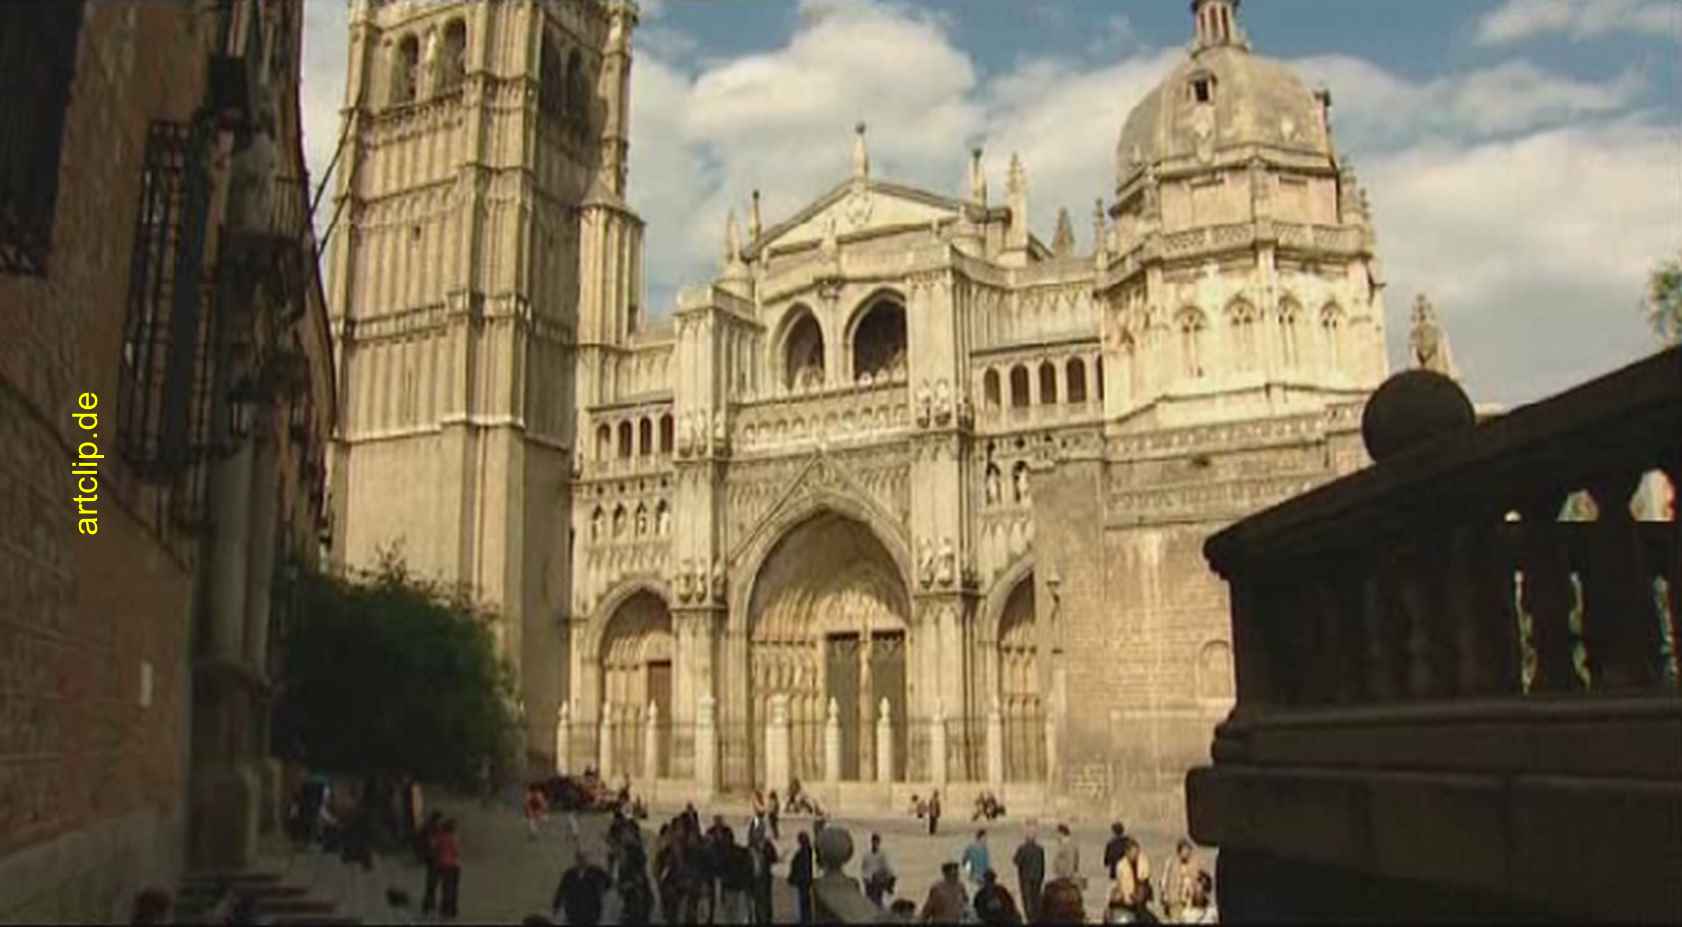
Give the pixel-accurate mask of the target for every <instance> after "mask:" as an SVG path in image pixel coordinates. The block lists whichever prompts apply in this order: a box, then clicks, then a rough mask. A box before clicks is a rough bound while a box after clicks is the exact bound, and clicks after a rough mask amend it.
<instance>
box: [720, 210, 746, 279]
mask: <svg viewBox="0 0 1682 927" xmlns="http://www.w3.org/2000/svg"><path fill="white" fill-rule="evenodd" d="M741 256H742V233H741V229H740V228H739V227H738V226H737V225H736V210H734V209H732V210H730V211H729V212H727V213H725V215H724V266H726V267H729V266H730V265H732V264H734V263H736V262H737V261H739V260H741Z"/></svg>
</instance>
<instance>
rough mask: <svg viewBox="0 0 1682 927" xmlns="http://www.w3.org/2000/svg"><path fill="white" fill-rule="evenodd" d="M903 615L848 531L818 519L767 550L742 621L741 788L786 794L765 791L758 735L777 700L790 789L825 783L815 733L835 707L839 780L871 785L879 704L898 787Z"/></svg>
mask: <svg viewBox="0 0 1682 927" xmlns="http://www.w3.org/2000/svg"><path fill="white" fill-rule="evenodd" d="M909 604H910V603H909V596H908V595H907V593H906V588H905V582H904V580H903V579H902V578H901V576H900V572H899V568H898V566H897V564H896V563H895V561H894V558H893V557H892V555H890V554H889V553H888V551H887V549H886V548H885V547H884V546H883V545H882V542H881V541H879V540H878V539H877V538H876V535H875V534H874V533H872V532H871V530H870V529H869V528H867V527H866V526H865V525H863V524H862V523H860V522H858V521H856V520H853V519H850V518H847V517H845V516H841V515H838V514H835V513H831V512H824V513H821V514H819V515H816V516H814V517H812V518H811V519H808V520H807V521H805V522H803V523H801V524H800V525H798V526H797V527H795V528H794V529H792V530H791V531H789V532H788V534H787V535H786V536H785V537H784V538H783V539H782V541H780V542H779V543H778V544H777V546H776V547H775V548H774V549H773V550H772V552H771V554H770V555H769V556H768V557H767V558H766V560H765V564H764V566H763V568H762V569H761V570H760V573H759V577H758V579H757V581H756V582H755V584H754V590H753V596H752V600H751V602H750V604H749V611H748V620H749V640H748V643H749V646H748V654H747V656H748V668H749V677H748V678H749V690H748V705H747V708H748V715H749V732H748V733H749V736H748V737H747V738H746V739H747V741H748V744H749V752H750V753H751V755H752V757H753V761H752V766H751V773H750V775H751V778H752V783H751V784H754V785H761V786H763V787H765V788H772V789H777V790H778V791H779V792H782V791H783V790H784V789H786V787H787V785H788V783H786V782H769V781H767V779H766V737H767V734H766V725H767V722H768V721H769V720H770V718H771V705H772V700H773V698H774V697H776V696H782V697H783V698H784V699H786V701H787V704H788V718H789V751H788V752H789V775H790V776H791V777H797V778H799V779H800V780H801V781H803V782H820V781H823V780H824V778H825V773H826V770H825V769H824V762H825V744H824V731H825V727H826V725H827V723H828V720H829V715H830V707H831V706H832V705H833V707H834V709H835V716H836V720H837V722H838V726H839V728H840V733H841V768H840V774H841V778H842V779H843V780H851V781H865V782H870V781H875V780H876V779H877V759H876V737H877V734H876V731H877V724H878V720H879V716H880V714H881V706H882V703H883V700H884V699H885V700H886V701H887V705H888V711H889V713H890V722H891V723H892V726H893V743H894V750H893V754H894V756H893V767H894V768H893V770H892V771H891V773H892V777H893V778H895V779H899V778H903V775H904V773H903V770H904V768H905V744H906V729H905V719H906V717H907V712H906V703H907V700H908V698H909V696H910V692H909V687H908V684H907V679H906V673H905V661H906V650H907V646H906V616H907V614H908V613H909ZM742 772H744V773H746V772H748V770H742ZM728 784H729V785H732V786H746V785H749V784H750V783H745V782H731V783H728Z"/></svg>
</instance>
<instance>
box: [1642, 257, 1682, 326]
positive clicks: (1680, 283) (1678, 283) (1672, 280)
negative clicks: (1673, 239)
mask: <svg viewBox="0 0 1682 927" xmlns="http://www.w3.org/2000/svg"><path fill="white" fill-rule="evenodd" d="M1646 308H1647V321H1648V322H1650V323H1652V326H1653V330H1654V331H1656V332H1658V333H1659V337H1660V338H1662V339H1664V342H1665V343H1666V344H1678V343H1682V252H1678V254H1677V257H1675V258H1673V259H1671V260H1668V261H1661V262H1659V266H1657V267H1655V268H1653V273H1652V275H1651V276H1650V277H1649V278H1648V280H1647V300H1646Z"/></svg>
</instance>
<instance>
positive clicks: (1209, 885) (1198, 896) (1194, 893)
mask: <svg viewBox="0 0 1682 927" xmlns="http://www.w3.org/2000/svg"><path fill="white" fill-rule="evenodd" d="M1192 882H1193V885H1192V890H1191V900H1190V901H1189V902H1187V904H1186V906H1185V907H1183V908H1181V909H1180V918H1179V921H1178V922H1177V923H1181V924H1213V923H1217V922H1218V920H1219V918H1218V916H1217V912H1216V910H1215V880H1214V879H1213V878H1211V877H1210V876H1209V873H1207V872H1205V871H1203V870H1202V869H1199V870H1197V876H1196V878H1194V879H1193V880H1192Z"/></svg>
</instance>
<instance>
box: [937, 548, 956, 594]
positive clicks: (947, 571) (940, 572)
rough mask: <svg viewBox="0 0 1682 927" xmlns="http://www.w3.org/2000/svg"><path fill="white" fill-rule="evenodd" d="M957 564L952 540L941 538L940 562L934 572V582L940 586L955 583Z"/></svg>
mask: <svg viewBox="0 0 1682 927" xmlns="http://www.w3.org/2000/svg"><path fill="white" fill-rule="evenodd" d="M957 562H958V555H957V553H956V552H955V551H954V550H953V549H952V538H951V537H944V538H941V539H940V561H939V563H938V564H937V568H936V570H935V582H937V583H939V584H941V585H942V586H950V585H952V584H953V583H954V582H956V581H957V578H958V569H957Z"/></svg>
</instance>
